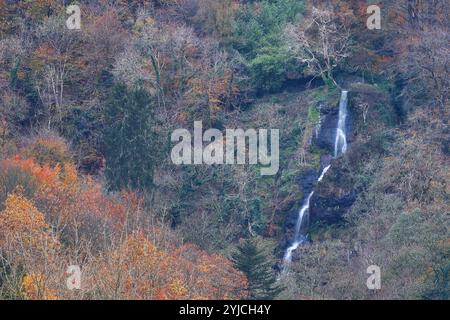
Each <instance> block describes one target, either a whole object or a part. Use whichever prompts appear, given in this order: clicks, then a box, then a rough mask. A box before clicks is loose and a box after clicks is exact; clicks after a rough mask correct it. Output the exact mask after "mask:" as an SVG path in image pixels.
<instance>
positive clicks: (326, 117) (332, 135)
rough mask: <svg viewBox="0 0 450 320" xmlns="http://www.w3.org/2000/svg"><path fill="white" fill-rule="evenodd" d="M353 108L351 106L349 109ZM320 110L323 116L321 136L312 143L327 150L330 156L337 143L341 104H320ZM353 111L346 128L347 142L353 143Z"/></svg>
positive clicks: (348, 116)
mask: <svg viewBox="0 0 450 320" xmlns="http://www.w3.org/2000/svg"><path fill="white" fill-rule="evenodd" d="M350 108H351V107H350V106H349V109H350ZM318 109H319V111H320V115H321V120H322V121H321V126H320V130H319V134H318V135H317V136H314V137H313V139H312V143H313V144H314V145H316V146H317V147H319V148H321V149H325V150H327V151H328V152H329V153H330V155H332V154H333V153H334V144H335V141H336V130H337V124H338V121H339V102H337V104H336V105H326V104H323V103H321V104H319V106H318ZM352 120H353V119H352V116H351V111H350V112H349V114H348V115H347V119H346V123H345V127H346V132H347V142H348V143H351V142H352V140H353V135H352V131H353V130H352V127H353V121H352Z"/></svg>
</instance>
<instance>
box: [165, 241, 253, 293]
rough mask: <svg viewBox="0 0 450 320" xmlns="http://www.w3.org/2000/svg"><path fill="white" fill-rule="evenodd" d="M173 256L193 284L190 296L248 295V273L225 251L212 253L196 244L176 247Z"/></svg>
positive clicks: (183, 273)
mask: <svg viewBox="0 0 450 320" xmlns="http://www.w3.org/2000/svg"><path fill="white" fill-rule="evenodd" d="M172 259H173V260H174V261H176V262H177V266H178V272H179V274H180V275H181V276H182V278H183V280H184V282H185V283H186V285H187V287H188V288H189V298H190V299H239V298H243V297H244V296H245V288H246V286H247V279H246V277H245V276H244V275H243V274H242V273H241V272H240V271H238V270H236V269H234V268H233V266H232V264H231V262H230V261H229V260H228V259H226V258H225V257H224V256H222V255H218V254H211V255H210V254H208V253H207V252H205V251H203V250H201V249H199V248H198V247H196V246H194V245H184V246H182V247H180V248H179V249H177V250H175V251H174V253H173V255H172Z"/></svg>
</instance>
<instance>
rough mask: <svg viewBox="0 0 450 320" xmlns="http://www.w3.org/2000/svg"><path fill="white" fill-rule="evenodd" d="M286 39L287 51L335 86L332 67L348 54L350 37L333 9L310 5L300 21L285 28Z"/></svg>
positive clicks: (317, 75)
mask: <svg viewBox="0 0 450 320" xmlns="http://www.w3.org/2000/svg"><path fill="white" fill-rule="evenodd" d="M285 40H286V43H287V46H288V48H289V50H290V51H291V52H292V53H293V54H294V56H295V57H296V58H297V59H298V60H299V61H300V62H301V63H304V64H306V65H307V67H308V69H309V70H310V71H311V72H312V73H313V74H314V76H315V77H321V78H322V79H323V80H324V81H325V82H329V81H332V82H333V83H334V84H335V85H337V86H338V84H337V83H336V81H335V80H334V77H333V70H334V69H335V68H336V67H337V66H338V65H339V64H340V63H342V62H343V61H344V60H345V59H346V58H348V57H349V56H350V48H351V40H350V33H349V30H347V28H346V27H345V26H344V25H343V24H342V23H340V22H339V21H338V20H337V18H336V15H335V14H334V13H333V12H332V11H330V10H328V9H318V8H315V7H313V8H312V12H311V15H309V17H308V18H307V19H306V20H305V21H303V22H302V23H301V24H299V25H292V24H290V25H288V26H287V27H286V29H285Z"/></svg>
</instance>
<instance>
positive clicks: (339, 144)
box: [283, 90, 348, 272]
mask: <svg viewBox="0 0 450 320" xmlns="http://www.w3.org/2000/svg"><path fill="white" fill-rule="evenodd" d="M347 96H348V91H345V90H343V91H342V93H341V99H340V101H339V120H338V124H337V129H336V139H335V144H334V156H335V157H338V156H340V155H342V154H344V153H345V152H346V151H347V132H346V122H347V104H348V97H347ZM330 168H331V164H330V165H328V166H326V167H325V168H324V169H323V170H322V172H321V174H320V176H319V179H317V181H318V182H321V181H322V180H323V178H324V176H325V174H326V173H327V171H328V170H329V169H330ZM313 195H314V191H311V193H310V194H309V195H308V197H307V198H306V199H305V201H304V203H303V205H302V207H301V208H300V211H299V213H298V218H297V224H296V226H295V236H294V239H293V242H292V244H291V245H290V246H289V248H287V249H286V253H285V254H284V261H283V272H284V271H286V269H287V266H288V265H289V263H290V262H291V261H292V253H293V252H294V251H295V250H296V249H297V248H298V247H299V246H300V245H301V244H302V243H303V242H304V241H305V240H306V235H304V234H302V233H301V229H302V225H303V220H304V218H305V216H307V214H308V213H309V204H310V202H311V198H312V196H313Z"/></svg>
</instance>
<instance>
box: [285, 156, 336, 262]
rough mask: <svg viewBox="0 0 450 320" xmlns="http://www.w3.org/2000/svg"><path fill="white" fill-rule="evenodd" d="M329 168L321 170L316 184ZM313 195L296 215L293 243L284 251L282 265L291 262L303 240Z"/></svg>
mask: <svg viewBox="0 0 450 320" xmlns="http://www.w3.org/2000/svg"><path fill="white" fill-rule="evenodd" d="M330 168H331V165H329V166H327V167H325V168H324V169H323V170H322V173H321V174H320V177H319V179H317V181H318V182H320V181H322V179H323V177H324V176H325V174H326V173H327V171H328V170H329V169H330ZM313 195H314V191H312V192H311V193H310V194H309V195H308V197H307V198H306V199H305V202H304V203H303V205H302V207H301V208H300V211H299V213H298V218H297V224H296V226H295V235H294V241H293V242H292V245H290V246H289V248H287V249H286V253H285V254H284V263H285V265H286V264H288V263H289V262H291V260H292V252H294V251H295V250H296V249H297V248H298V246H299V245H301V244H302V243H303V242H304V241H305V239H306V236H305V235H303V234H302V233H301V229H302V225H303V220H304V218H305V216H306V215H307V214H308V211H309V203H310V202H311V198H312V196H313Z"/></svg>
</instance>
